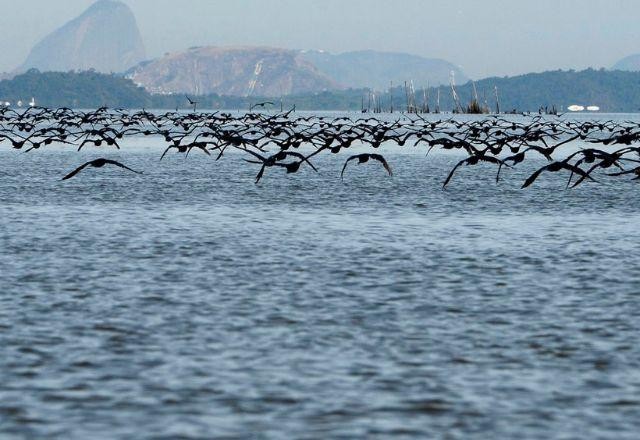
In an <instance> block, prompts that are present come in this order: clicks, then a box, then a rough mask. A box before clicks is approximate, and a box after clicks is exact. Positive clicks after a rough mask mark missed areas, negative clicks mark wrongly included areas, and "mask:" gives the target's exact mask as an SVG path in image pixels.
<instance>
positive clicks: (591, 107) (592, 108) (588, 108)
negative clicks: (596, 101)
mask: <svg viewBox="0 0 640 440" xmlns="http://www.w3.org/2000/svg"><path fill="white" fill-rule="evenodd" d="M587 110H589V111H590V112H599V111H600V107H598V106H597V105H590V106H589V107H587Z"/></svg>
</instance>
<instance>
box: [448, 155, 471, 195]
mask: <svg viewBox="0 0 640 440" xmlns="http://www.w3.org/2000/svg"><path fill="white" fill-rule="evenodd" d="M468 161H469V158H466V159H462V160H461V161H460V162H458V163H457V164H456V166H455V167H453V169H452V170H451V172H450V173H449V175H448V176H447V178H446V180H445V181H444V183H443V184H442V189H444V188H445V187H446V186H447V184H448V183H449V181H450V180H451V178H452V177H453V173H455V172H456V170H457V169H458V167H460V165H463V164H465V163H467V162H468Z"/></svg>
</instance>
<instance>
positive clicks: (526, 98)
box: [429, 69, 640, 112]
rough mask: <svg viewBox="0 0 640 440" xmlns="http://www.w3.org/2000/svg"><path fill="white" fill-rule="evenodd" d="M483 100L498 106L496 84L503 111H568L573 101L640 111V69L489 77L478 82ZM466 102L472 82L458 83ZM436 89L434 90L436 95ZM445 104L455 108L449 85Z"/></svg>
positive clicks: (443, 93)
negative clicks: (546, 108) (551, 109)
mask: <svg viewBox="0 0 640 440" xmlns="http://www.w3.org/2000/svg"><path fill="white" fill-rule="evenodd" d="M475 85H476V89H477V91H478V94H479V98H480V101H483V100H484V97H485V96H486V98H487V102H488V104H489V106H490V107H491V108H495V98H494V86H495V87H498V95H499V97H500V107H501V110H502V111H508V110H512V109H517V110H519V111H537V110H538V109H539V108H540V107H544V106H547V107H549V108H551V107H552V106H554V105H555V106H556V108H557V109H558V110H559V111H566V109H567V107H568V106H569V105H572V104H578V105H583V106H587V105H597V106H599V107H600V109H601V111H603V112H637V111H639V110H640V72H623V71H620V70H617V71H608V70H605V69H600V70H594V69H587V70H582V71H578V72H577V71H574V70H569V71H563V70H555V71H549V72H542V73H529V74H526V75H519V76H514V77H503V78H497V77H496V78H486V79H483V80H480V81H476V83H475ZM457 92H458V94H459V95H460V99H461V101H462V103H463V104H467V103H468V102H469V101H470V100H471V97H472V96H473V88H472V85H471V83H467V84H465V85H463V86H459V87H457ZM435 94H436V90H435V89H434V90H431V91H430V93H429V95H430V96H431V99H432V104H433V97H434V96H435ZM440 95H441V107H442V108H443V109H448V110H450V109H452V108H453V100H452V99H451V90H450V88H449V87H442V88H440Z"/></svg>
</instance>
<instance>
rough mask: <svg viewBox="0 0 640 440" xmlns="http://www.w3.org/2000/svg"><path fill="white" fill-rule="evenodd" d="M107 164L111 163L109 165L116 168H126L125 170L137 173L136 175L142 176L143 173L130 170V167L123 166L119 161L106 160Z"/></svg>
mask: <svg viewBox="0 0 640 440" xmlns="http://www.w3.org/2000/svg"><path fill="white" fill-rule="evenodd" d="M105 163H109V164H111V165H115V166H117V167H120V168H124V169H125V170H129V171H131V172H133V173H136V174H142V171H136V170H132V169H131V168H129V167H128V166H126V165H124V164H121V163H120V162H117V161H115V160H111V159H106V160H105Z"/></svg>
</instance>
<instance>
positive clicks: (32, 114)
mask: <svg viewBox="0 0 640 440" xmlns="http://www.w3.org/2000/svg"><path fill="white" fill-rule="evenodd" d="M192 104H193V105H194V107H195V104H196V103H194V102H192ZM132 136H153V137H156V138H159V139H162V140H163V141H164V143H165V148H164V151H163V152H162V154H161V155H160V160H162V159H163V158H164V157H165V155H166V154H167V153H169V152H170V151H173V150H175V152H177V153H181V154H184V155H185V156H188V155H189V153H191V152H192V151H199V152H202V153H204V154H206V155H208V156H211V157H212V158H214V159H215V160H219V159H220V158H222V157H223V155H224V154H225V153H226V152H227V151H231V150H237V151H239V152H242V153H245V154H246V157H245V159H244V160H245V161H246V162H248V163H251V164H254V165H256V166H257V168H258V173H257V175H256V178H255V182H256V183H258V182H259V181H260V180H261V179H262V177H263V176H264V173H265V171H266V170H267V168H280V169H283V170H285V171H286V172H287V173H296V172H297V171H298V170H299V169H300V168H301V167H302V166H307V167H309V168H311V169H312V170H314V171H317V168H316V167H315V166H314V164H313V162H312V159H314V157H315V156H317V155H318V154H321V153H329V154H338V153H340V152H342V151H343V150H344V151H346V150H348V149H349V148H350V147H352V146H356V145H361V146H362V145H364V146H368V147H370V148H371V149H372V150H373V151H375V150H377V149H378V148H379V147H380V146H382V145H383V144H386V143H394V144H396V145H398V146H405V145H411V146H415V147H417V146H424V147H425V148H426V151H427V155H428V154H429V152H430V151H431V150H432V149H434V148H438V149H443V150H460V151H462V152H464V153H465V154H466V157H465V158H464V159H462V160H460V161H459V162H458V163H457V164H456V165H455V166H454V167H453V169H452V170H451V172H450V173H449V175H448V176H447V178H446V179H445V181H444V187H446V186H447V185H448V184H449V182H450V181H451V179H452V178H453V176H454V174H455V172H456V171H457V170H458V169H459V168H460V167H462V166H473V165H477V164H480V163H485V164H492V165H494V166H495V167H496V168H497V172H496V181H499V179H500V172H501V171H502V170H503V168H505V167H506V168H513V167H515V166H516V165H518V164H520V163H522V162H523V161H524V160H525V159H526V158H527V157H530V156H538V157H542V158H545V159H546V160H547V161H548V164H547V165H545V166H543V167H542V168H540V169H538V170H536V171H535V172H534V173H533V174H531V175H530V176H529V177H528V178H527V179H526V180H525V182H524V184H523V185H522V187H523V188H526V187H528V186H529V185H531V184H532V183H533V182H534V181H535V180H536V179H537V178H538V177H539V176H540V175H542V174H544V173H553V172H560V171H563V172H566V173H567V174H568V175H569V178H568V182H567V187H569V186H571V187H575V186H577V185H579V184H581V183H583V182H584V181H595V174H594V171H597V170H604V171H605V173H604V174H607V175H609V176H624V175H632V176H633V177H634V180H640V146H634V145H635V144H636V143H637V142H640V124H638V123H633V122H630V121H627V122H615V121H611V120H609V121H597V122H596V121H582V122H576V121H568V120H563V119H559V118H553V119H549V118H545V117H542V116H535V117H531V118H526V119H523V120H522V121H519V120H518V121H516V120H509V119H505V118H503V117H501V116H500V115H494V116H489V117H485V118H483V119H473V120H467V121H461V120H456V119H453V118H451V119H441V120H438V121H430V120H427V119H424V118H423V117H421V116H420V115H418V114H412V115H403V116H401V117H400V118H398V119H396V120H393V121H383V120H380V119H376V118H372V117H369V118H367V117H360V118H350V117H346V116H345V117H337V118H333V117H328V116H318V115H315V116H304V115H303V116H296V115H295V113H292V111H289V112H283V113H276V114H269V113H265V112H253V111H250V112H248V113H245V114H240V113H239V114H237V115H232V114H230V113H225V112H213V113H204V112H195V111H194V112H190V113H181V112H177V111H176V112H166V113H153V112H148V111H145V110H142V111H137V112H130V111H126V110H121V109H115V110H110V109H107V108H104V107H103V108H99V109H97V110H93V111H77V110H72V109H69V108H60V109H47V108H41V107H32V108H29V109H27V110H24V111H16V110H13V109H9V108H2V109H0V146H2V145H10V146H11V147H13V148H14V149H17V150H23V151H27V152H29V151H33V150H38V149H40V148H43V147H45V146H48V145H51V144H62V145H69V146H70V147H73V148H75V149H77V150H78V151H80V150H82V149H83V148H85V147H87V146H93V147H100V148H105V149H106V148H113V149H120V142H121V141H122V140H123V139H125V138H126V137H132ZM574 141H575V142H580V145H582V146H583V147H582V148H580V149H578V150H577V151H574V152H572V153H571V154H565V155H564V156H563V158H562V159H557V160H556V159H554V156H556V157H558V156H559V153H557V152H558V151H559V149H560V148H561V147H563V146H569V145H571V144H572V143H574ZM596 147H598V148H596ZM573 148H574V149H575V147H573ZM565 153H566V152H565ZM370 160H372V161H375V162H379V163H380V164H381V165H382V166H383V167H384V169H385V170H386V172H387V173H388V174H389V175H390V176H391V175H393V172H392V169H391V166H390V165H389V163H388V162H387V160H386V159H385V158H384V157H383V156H382V155H381V154H378V153H375V152H371V153H362V154H356V155H351V156H349V157H348V158H347V160H346V162H345V163H344V166H343V168H342V172H341V177H343V176H344V173H345V171H346V169H347V166H348V165H349V164H350V163H354V162H357V163H358V164H363V163H366V162H369V161H370ZM105 165H113V166H117V167H120V168H122V169H123V170H126V171H129V172H134V173H139V174H141V172H139V171H136V170H133V169H132V168H129V167H128V166H126V165H124V164H122V163H120V162H118V161H115V160H110V159H105V158H99V159H95V160H92V161H90V162H87V163H85V164H83V165H81V166H80V167H78V168H76V169H75V170H73V171H71V172H70V173H69V174H67V175H65V176H64V177H63V180H66V179H70V178H72V177H75V176H76V175H77V174H78V173H80V172H81V171H83V170H85V169H86V168H88V167H96V168H101V167H103V166H105ZM609 171H612V172H609ZM574 179H575V180H574Z"/></svg>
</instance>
